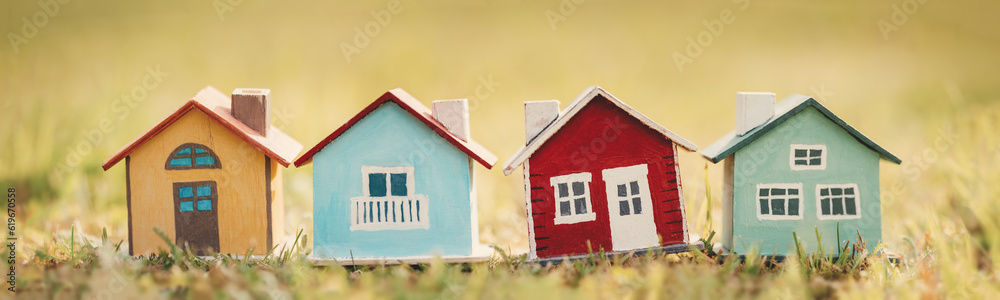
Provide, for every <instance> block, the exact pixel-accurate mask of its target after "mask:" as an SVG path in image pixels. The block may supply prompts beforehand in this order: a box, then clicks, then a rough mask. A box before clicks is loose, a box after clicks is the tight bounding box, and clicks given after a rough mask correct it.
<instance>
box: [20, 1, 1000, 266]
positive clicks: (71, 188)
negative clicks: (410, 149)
mask: <svg viewBox="0 0 1000 300" xmlns="http://www.w3.org/2000/svg"><path fill="white" fill-rule="evenodd" d="M998 8H1000V2H995V1H969V0H966V1H948V2H944V1H934V0H926V1H923V0H921V1H917V0H906V1H902V0H898V1H892V0H889V1H861V0H849V1H835V2H815V1H763V0H751V1H742V0H739V1H710V2H703V1H697V2H692V1H598V0H588V1H582V0H578V1H573V0H563V1H419V0H418V1H408V0H402V1H331V2H323V3H318V2H316V3H314V2H309V3H298V2H285V1H262V0H228V1H227V0H214V1H208V0H203V1H165V2H164V1H156V2H147V1H65V3H64V2H60V1H59V0H43V1H41V2H36V1H5V2H4V4H0V9H2V12H0V18H3V22H0V32H2V33H4V34H5V37H7V39H6V40H5V41H6V42H7V43H5V44H4V45H2V46H0V56H2V59H0V77H2V80H0V88H2V90H3V93H2V95H3V96H2V99H0V101H2V103H0V108H2V109H0V111H2V115H0V129H2V130H0V142H2V145H0V183H3V186H4V188H7V187H16V188H17V191H18V210H19V217H18V221H19V222H20V223H19V226H20V227H19V228H20V229H19V230H21V231H20V233H19V234H20V235H22V237H23V239H24V240H25V242H26V243H27V244H29V245H39V244H43V243H44V242H45V241H46V240H47V239H50V238H51V233H52V232H61V231H67V230H69V228H70V227H71V226H73V225H75V226H76V227H77V228H78V229H80V230H82V231H83V233H85V234H87V235H90V236H96V235H99V234H100V233H101V229H102V228H107V230H108V233H109V235H111V236H112V237H113V238H114V239H115V240H120V239H125V238H126V237H127V226H126V210H125V185H124V177H125V175H124V168H122V167H115V168H113V169H112V170H110V171H108V172H104V171H102V170H101V168H100V164H101V163H102V162H103V161H104V160H105V159H106V158H107V157H109V156H110V155H111V154H112V153H113V152H114V151H116V150H117V149H118V148H120V147H122V146H123V145H125V144H126V143H128V142H129V141H131V140H132V139H134V138H136V137H137V136H138V135H140V134H141V133H142V132H144V131H146V130H147V129H148V128H150V127H151V126H153V125H154V124H155V123H156V122H158V121H159V120H161V119H163V118H164V117H166V116H167V115H168V114H170V113H171V112H172V111H173V110H175V109H176V108H177V107H179V106H180V105H181V104H182V103H183V102H184V101H186V100H187V99H189V98H190V97H191V96H192V95H194V94H195V93H196V92H197V91H198V90H200V89H201V88H203V87H204V86H206V85H212V86H214V87H216V88H218V89H219V90H222V91H224V92H227V93H228V92H230V91H232V90H233V89H234V88H239V87H256V88H270V89H271V90H272V112H273V114H274V115H272V121H273V122H274V124H275V125H276V126H278V127H279V128H281V129H282V130H284V131H285V132H287V133H289V134H290V135H291V136H293V137H295V138H296V139H298V140H299V141H300V142H301V143H302V144H303V145H305V146H306V148H307V149H308V148H309V147H311V146H312V145H315V144H316V143H317V142H318V141H319V140H320V139H322V138H323V137H325V136H326V135H328V134H329V133H330V132H332V131H333V130H335V129H336V128H337V127H339V126H340V125H341V124H343V123H344V122H346V121H347V120H348V119H349V118H350V117H351V116H353V115H354V114H356V113H357V112H358V111H360V110H361V109H362V108H363V107H364V106H366V105H367V104H368V103H370V102H371V101H373V100H375V99H376V98H377V97H378V96H379V95H381V94H382V93H384V92H385V91H387V90H389V89H392V88H395V87H402V88H404V89H406V90H407V91H408V92H410V93H411V94H412V95H414V96H415V97H417V98H418V99H420V100H421V101H422V102H423V103H424V104H429V103H430V102H431V101H433V100H439V99H454V98H469V99H470V103H471V105H472V111H471V125H472V136H473V138H474V139H476V140H478V141H479V142H480V143H482V144H483V145H484V146H486V147H487V148H488V149H490V150H491V151H493V152H494V153H495V154H496V155H497V156H498V157H500V161H499V162H498V166H497V167H495V168H494V170H491V171H487V170H485V169H482V168H480V169H479V172H480V174H483V176H480V177H479V182H478V184H479V200H480V206H479V209H480V220H481V225H480V231H481V233H482V241H483V242H484V243H490V244H496V245H499V246H502V247H504V248H508V247H509V248H511V249H512V250H515V251H526V250H527V233H526V232H527V228H526V223H525V216H524V214H525V212H524V204H523V187H522V182H523V181H522V177H521V174H520V172H519V171H518V172H515V173H514V174H512V175H511V176H509V177H505V176H503V174H502V172H501V170H500V166H499V165H502V163H503V162H504V161H506V159H507V158H508V157H509V156H510V155H511V154H513V153H514V151H515V150H517V149H518V147H520V146H521V145H522V144H523V142H524V136H523V116H522V111H521V110H522V105H521V102H522V101H526V100H547V99H558V100H561V101H562V105H563V106H565V105H566V104H567V103H568V102H569V101H571V100H572V99H573V97H575V96H576V95H577V94H578V93H579V92H580V91H582V90H583V89H584V88H585V87H587V86H590V85H600V86H602V87H604V88H605V89H607V90H608V91H609V92H611V93H612V94H614V95H615V96H617V97H618V98H620V99H622V100H623V101H625V102H626V103H628V104H629V105H631V106H633V107H634V108H636V109H638V110H639V111H641V112H642V113H643V114H646V115H647V116H649V117H650V118H652V119H653V120H655V121H657V122H658V123H660V124H661V125H663V126H664V127H666V128H668V129H670V130H671V131H674V132H676V133H678V134H679V135H681V136H683V137H685V138H687V139H689V140H691V141H692V142H694V143H695V144H697V145H699V146H707V145H708V144H710V143H712V142H713V141H714V140H715V139H717V138H719V137H720V136H722V135H723V134H725V133H726V132H728V131H729V130H731V128H732V127H733V118H734V98H735V94H736V92H738V91H769V92H775V93H777V95H778V99H782V98H784V97H786V96H788V95H790V94H792V93H800V94H805V95H809V96H813V97H814V98H816V99H818V100H820V101H821V102H822V103H823V104H824V105H826V106H827V107H828V108H830V109H831V110H832V111H833V112H835V113H837V114H838V115H840V116H841V117H842V118H843V119H844V120H846V121H847V122H849V123H850V124H851V125H853V126H854V127H855V128H857V129H858V130H860V131H861V132H863V133H865V134H866V135H868V136H869V137H870V138H872V139H873V140H874V141H876V142H877V143H879V144H881V145H882V146H884V147H885V148H887V149H889V151H892V152H893V153H895V154H896V155H897V156H899V157H900V158H902V159H903V161H904V164H903V165H902V166H896V165H892V164H887V163H883V164H882V184H883V194H884V195H883V198H884V202H883V211H884V212H885V216H884V217H883V220H884V223H883V226H884V228H885V229H884V233H883V236H884V238H885V239H886V241H885V242H886V243H887V244H888V246H889V247H890V248H894V247H897V248H898V247H903V246H904V238H907V237H912V236H914V235H918V234H920V232H921V230H923V229H925V227H926V226H928V225H926V224H925V223H926V222H927V218H926V216H928V215H934V212H935V211H941V210H940V209H941V208H942V207H948V208H949V209H950V210H947V211H949V212H951V211H954V212H955V213H954V214H947V213H946V214H943V215H942V219H949V218H961V216H962V215H963V214H964V213H968V212H967V211H968V210H973V211H975V210H976V209H970V208H969V207H973V208H974V207H975V205H974V204H970V203H969V202H975V201H983V203H980V204H982V205H988V206H993V204H988V203H986V202H987V201H989V200H991V199H992V200H995V199H993V198H992V196H990V195H997V188H996V187H995V185H996V184H997V181H991V180H996V179H997V176H996V174H997V171H996V169H994V167H998V165H1000V164H998V163H997V156H998V155H1000V154H998V151H1000V149H997V148H996V145H997V143H995V139H996V135H997V133H998V132H1000V130H998V128H996V124H997V123H995V122H992V121H991V120H993V117H991V116H995V115H996V113H995V112H996V111H997V109H998V106H1000V104H998V100H1000V85H998V84H997V82H998V79H1000V55H997V54H998V53H1000V18H997V17H996V12H998V11H1000V10H998ZM987 112H994V113H992V114H989V113H987ZM984 124H985V125H984ZM963 126H964V127H963ZM981 127H982V128H981ZM955 128H969V130H966V131H964V132H979V133H983V134H982V135H978V136H970V135H969V134H965V135H962V134H961V133H954V132H955V131H956V129H955ZM102 129H103V131H102ZM959 132H962V131H959ZM984 140H989V141H994V142H991V143H987V142H985V141H984ZM681 159H682V161H681V162H680V163H681V165H682V175H683V176H682V183H683V184H684V187H685V189H684V193H685V197H686V201H687V214H688V216H689V219H688V222H689V223H690V228H691V230H692V231H694V232H696V233H701V234H704V232H705V231H706V226H707V225H706V224H707V222H706V221H705V215H706V210H708V205H707V204H706V202H705V199H706V182H708V183H710V190H711V191H712V194H714V195H719V194H720V193H721V166H716V165H711V164H709V163H708V162H707V161H706V160H705V159H703V158H701V156H700V155H698V154H697V153H684V154H683V156H682V157H681ZM706 166H707V169H706ZM706 170H707V178H708V179H707V180H706ZM928 170H929V171H928ZM962 172H965V173H967V174H965V173H963V174H958V173H962ZM311 173H312V169H311V167H308V166H307V167H305V168H302V169H295V168H292V169H289V170H286V173H285V174H286V179H285V180H286V189H285V193H286V202H287V204H286V205H287V208H286V213H287V216H286V220H287V221H286V222H287V224H286V226H285V227H286V228H288V232H287V233H286V234H289V235H292V234H293V230H294V229H296V228H302V229H305V230H306V232H307V233H311V224H312V216H311V206H312V198H311V190H312V177H311ZM963 176H964V177H963ZM897 184H898V185H899V186H900V188H899V189H896V188H893V186H894V185H897ZM983 191H985V192H986V193H985V195H986V196H984V194H982V192H983ZM886 194H889V195H888V196H887V195H886ZM987 196H988V197H987ZM887 197H891V199H886V198H887ZM715 201H716V203H715V204H714V205H712V206H711V207H713V210H714V211H716V213H714V214H713V215H712V217H713V219H714V222H713V225H711V226H713V227H714V228H715V229H716V230H721V219H720V215H721V214H720V213H719V212H720V207H721V204H720V203H718V199H717V198H716V200H715ZM963 201H965V202H963ZM959 230H961V229H959ZM22 251H24V250H22Z"/></svg>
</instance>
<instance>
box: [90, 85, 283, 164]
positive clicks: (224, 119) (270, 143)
mask: <svg viewBox="0 0 1000 300" xmlns="http://www.w3.org/2000/svg"><path fill="white" fill-rule="evenodd" d="M230 103H231V102H230V99H229V96H226V95H225V94H223V93H222V92H219V90H217V89H215V88H213V87H211V86H207V87H205V88H204V89H202V90H201V91H199V92H198V94H195V95H194V97H193V98H191V100H189V101H188V102H187V103H184V105H182V106H181V107H180V108H178V109H177V111H175V112H174V113H173V114H171V115H170V116H167V118H166V119H163V121H160V123H158V124H156V126H153V128H151V129H149V130H148V131H146V133H143V134H142V135H141V136H139V138H136V139H135V140H134V141H132V142H131V143H128V145H125V147H123V148H122V149H121V150H118V152H116V153H115V154H114V155H112V156H111V158H108V160H107V161H105V162H104V165H102V167H103V168H104V170H105V171H107V170H108V169H110V168H111V167H113V166H114V165H115V164H116V163H118V162H119V161H121V160H122V159H123V158H125V157H126V156H128V155H129V154H131V153H132V151H135V149H139V147H141V146H142V144H144V143H146V141H148V140H150V139H152V138H153V137H154V136H156V135H157V134H159V133H160V132H162V131H163V130H164V129H166V128H167V127H170V125H171V124H173V123H174V122H175V121H177V120H179V119H180V118H181V117H183V116H184V114H186V113H187V112H188V111H190V110H191V109H198V110H200V111H201V112H203V113H205V115H207V116H209V118H210V119H212V120H215V121H216V122H219V124H220V125H222V127H225V128H226V129H229V131H231V132H232V133H233V134H235V135H236V136H238V137H240V138H242V139H243V140H244V141H246V142H247V143H248V144H250V146H253V147H254V148H255V149H257V150H259V151H260V152H263V153H264V155H267V156H268V157H270V158H271V159H274V160H276V161H278V163H280V164H281V165H282V166H285V167H288V164H290V163H291V162H292V159H294V158H295V155H296V154H299V151H302V144H299V142H297V141H295V140H294V139H292V137H290V136H288V135H287V134H285V133H284V132H281V130H278V128H276V127H274V126H271V128H269V129H268V136H267V137H264V136H263V135H261V134H260V133H258V132H257V131H256V130H253V129H250V127H249V126H247V125H246V124H243V122H241V121H240V120H237V119H236V117H233V115H232V114H231V113H230Z"/></svg>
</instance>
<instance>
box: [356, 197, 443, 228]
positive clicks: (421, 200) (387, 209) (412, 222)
mask: <svg viewBox="0 0 1000 300" xmlns="http://www.w3.org/2000/svg"><path fill="white" fill-rule="evenodd" d="M427 208H428V201H427V196H426V195H410V196H385V197H354V198H351V208H350V209H351V231H355V230H365V231H377V230H407V229H427V228H429V227H430V223H429V222H428V221H429V220H428V218H427Z"/></svg>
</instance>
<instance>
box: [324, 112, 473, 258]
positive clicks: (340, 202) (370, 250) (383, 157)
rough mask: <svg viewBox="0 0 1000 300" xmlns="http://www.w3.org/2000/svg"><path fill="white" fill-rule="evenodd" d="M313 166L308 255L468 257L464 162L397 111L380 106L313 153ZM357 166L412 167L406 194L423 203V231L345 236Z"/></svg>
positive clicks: (357, 191)
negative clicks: (425, 199) (410, 191)
mask: <svg viewBox="0 0 1000 300" xmlns="http://www.w3.org/2000/svg"><path fill="white" fill-rule="evenodd" d="M312 162H313V199H314V200H313V201H314V203H313V224H314V225H313V228H314V235H315V239H314V242H313V247H314V255H315V256H317V257H322V258H349V257H352V256H353V257H405V256H416V255H431V254H440V255H469V254H470V253H471V251H472V244H473V243H478V241H473V240H472V237H473V234H472V231H473V230H478V228H473V227H472V210H471V203H470V202H471V201H472V200H471V199H470V185H469V181H470V176H469V169H470V160H469V158H468V156H467V155H466V154H465V153H463V152H462V151H461V150H459V149H458V148H456V147H455V146H454V145H452V144H451V143H449V142H447V141H446V140H444V138H442V137H441V136H440V135H438V134H437V133H435V132H434V131H433V130H431V129H430V128H428V127H427V126H426V125H424V124H423V123H421V122H420V121H419V120H417V119H416V118H415V117H414V116H413V115H410V114H409V113H408V112H406V111H405V110H404V109H403V108H402V107H400V106H399V105H397V104H395V103H393V102H386V103H385V104H382V106H380V107H379V108H377V109H375V110H374V111H372V112H371V113H369V114H368V115H367V116H366V117H364V118H363V119H361V120H360V121H358V122H357V123H356V124H354V126H352V127H351V129H350V130H347V131H346V132H344V133H343V134H342V135H341V136H340V137H338V138H337V139H336V140H334V141H333V142H331V143H330V144H329V145H327V146H326V147H325V148H323V150H321V151H319V152H318V153H317V154H316V155H315V156H314V157H313V159H312ZM362 166H382V167H399V166H412V167H413V168H414V179H415V183H414V184H415V187H414V191H413V194H422V195H426V196H427V197H428V198H429V199H428V202H429V205H428V207H429V210H428V217H429V228H427V229H409V230H380V231H364V230H355V231H351V229H350V224H351V220H350V210H349V207H350V203H351V202H350V201H351V200H350V199H351V198H352V197H360V196H362V195H363V191H362V190H363V188H364V187H363V183H362V171H361V167H362Z"/></svg>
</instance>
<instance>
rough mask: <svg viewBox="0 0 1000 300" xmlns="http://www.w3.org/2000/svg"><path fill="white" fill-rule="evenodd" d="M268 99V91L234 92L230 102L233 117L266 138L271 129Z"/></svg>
mask: <svg viewBox="0 0 1000 300" xmlns="http://www.w3.org/2000/svg"><path fill="white" fill-rule="evenodd" d="M270 97H271V90H269V89H242V88H240V89H236V90H234V91H233V94H232V97H231V99H232V101H231V102H230V108H231V109H232V114H233V117H235V118H236V119H237V120H240V122H242V123H243V124H246V125H247V126H248V127H250V129H253V130H254V131H256V132H257V133H259V134H260V135H263V136H267V133H268V128H270V127H271V103H270V101H271V99H270Z"/></svg>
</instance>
